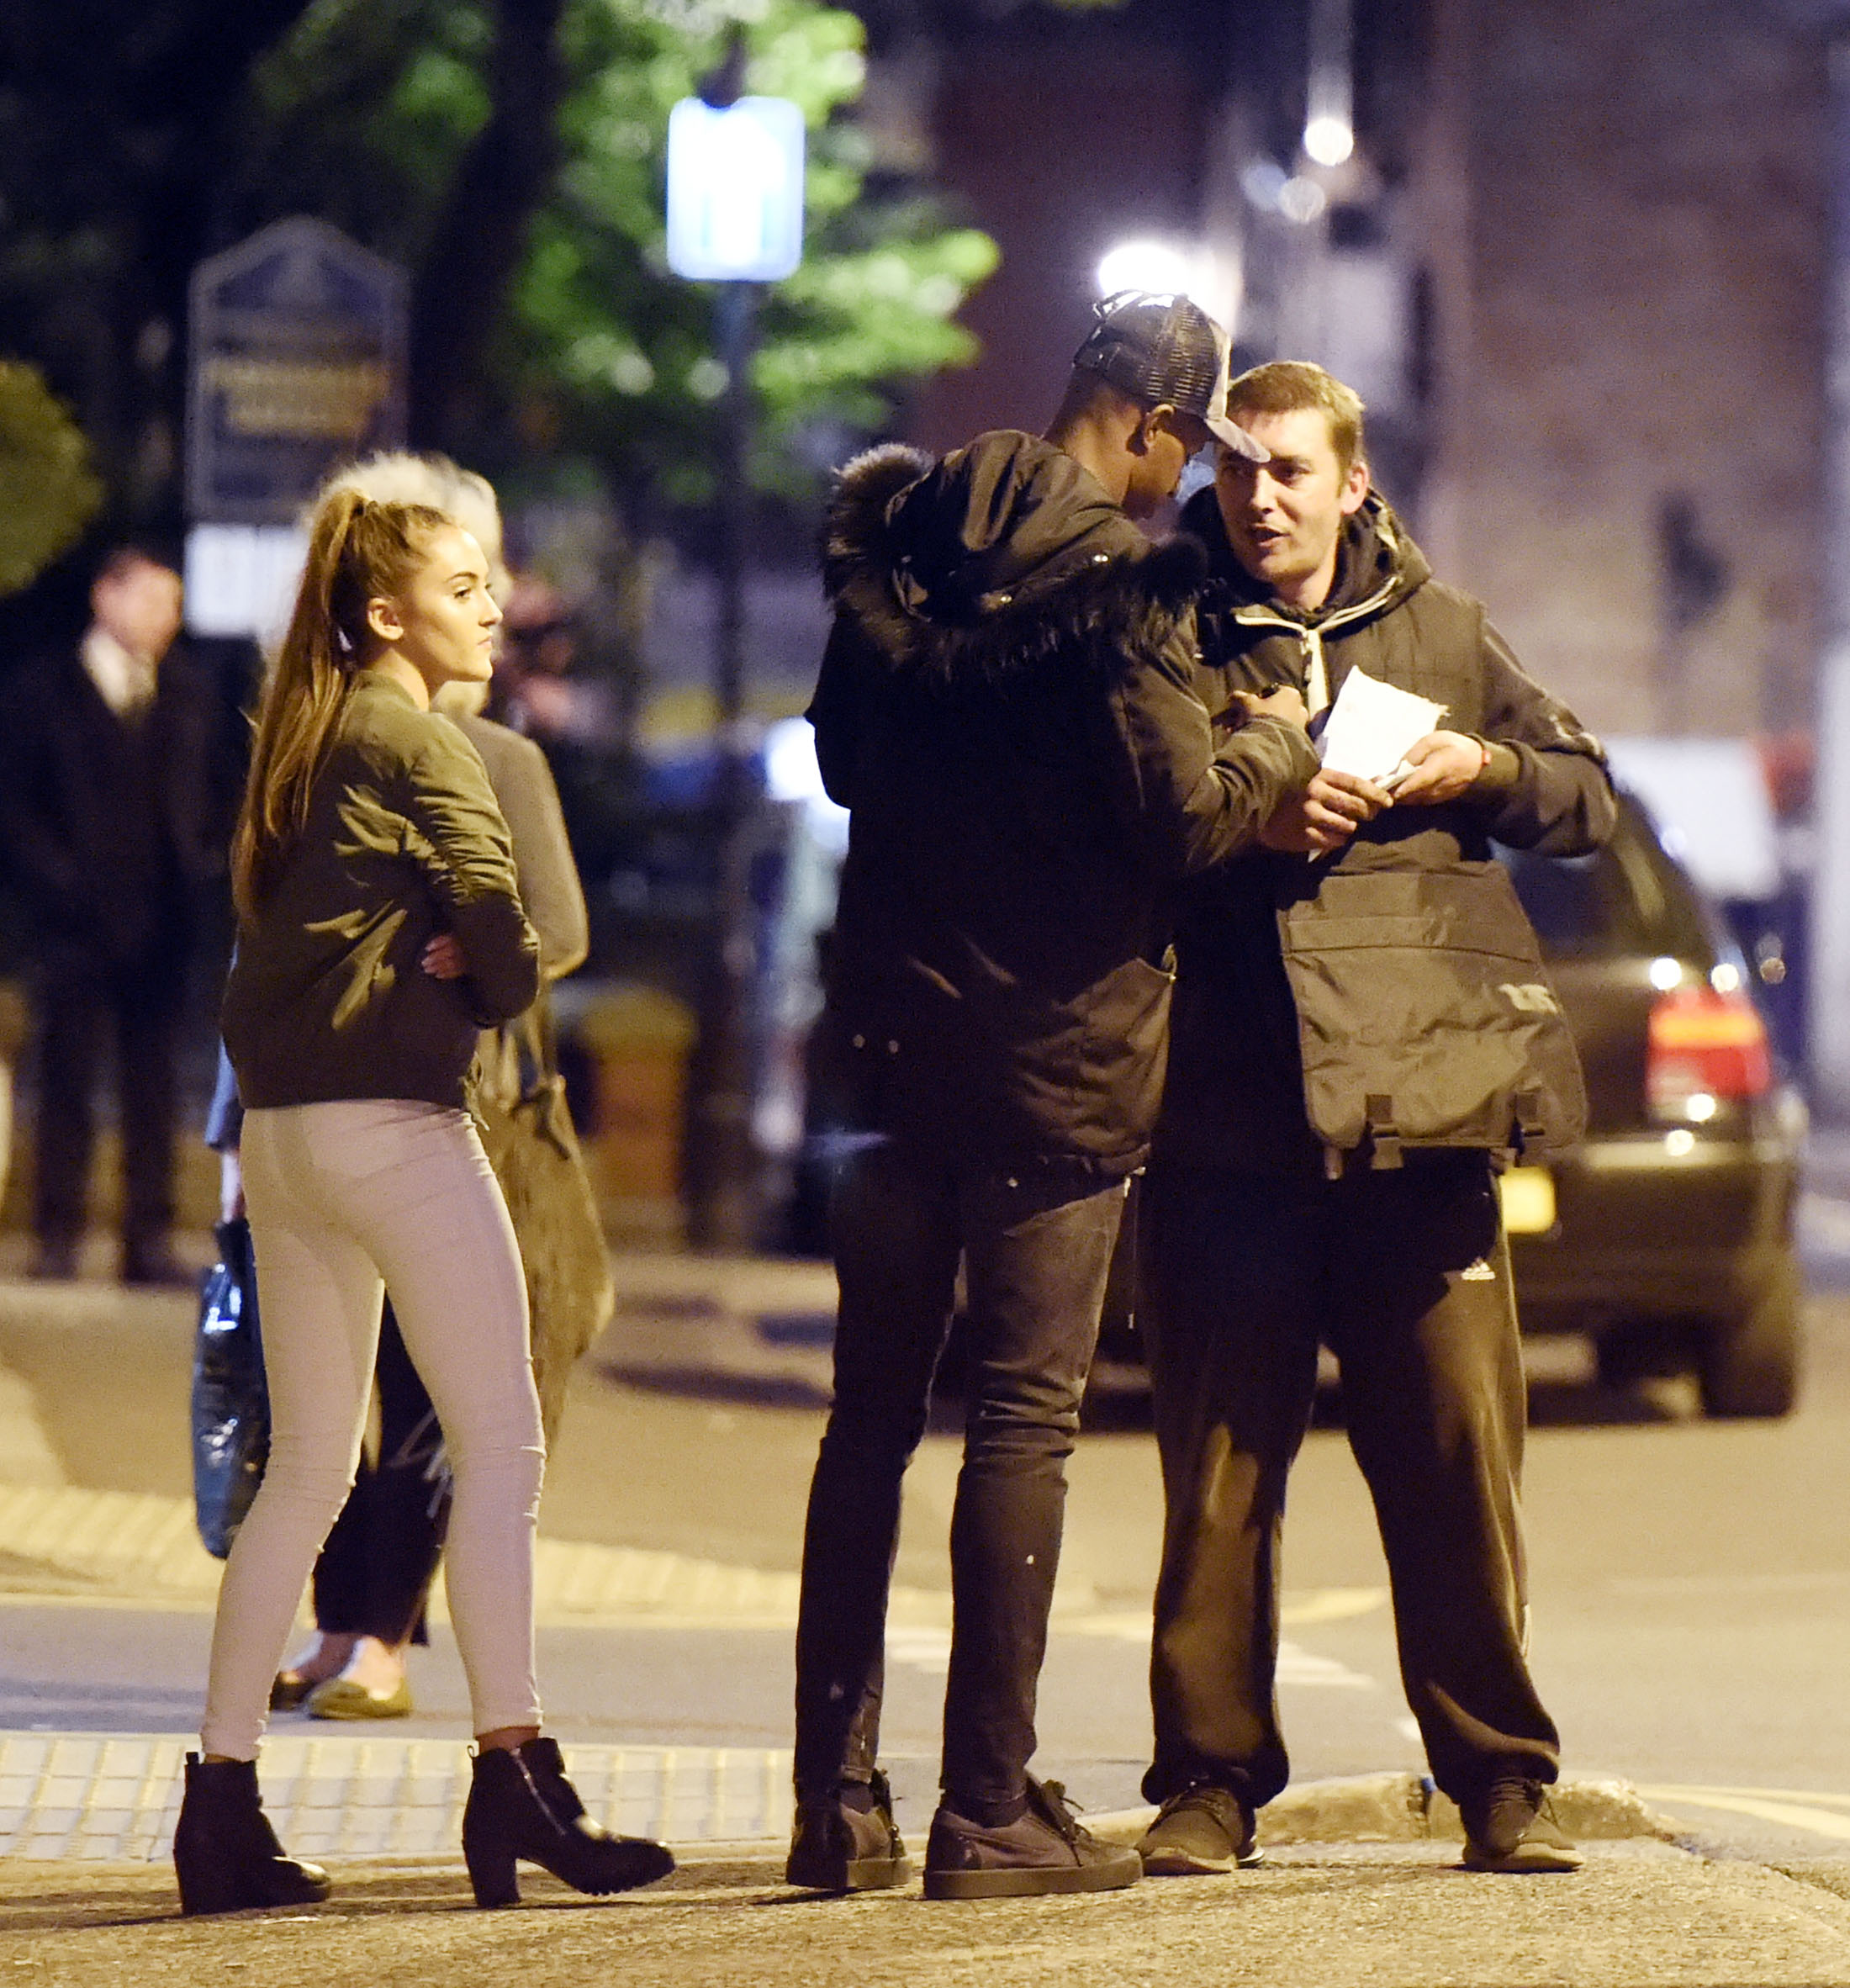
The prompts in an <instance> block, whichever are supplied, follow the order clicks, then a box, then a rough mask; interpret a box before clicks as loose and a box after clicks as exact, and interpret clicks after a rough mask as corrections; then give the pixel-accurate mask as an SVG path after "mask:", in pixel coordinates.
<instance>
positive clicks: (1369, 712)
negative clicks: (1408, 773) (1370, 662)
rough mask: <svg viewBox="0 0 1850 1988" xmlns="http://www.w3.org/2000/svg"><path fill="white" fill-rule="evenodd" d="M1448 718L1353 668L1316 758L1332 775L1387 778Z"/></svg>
mask: <svg viewBox="0 0 1850 1988" xmlns="http://www.w3.org/2000/svg"><path fill="white" fill-rule="evenodd" d="M1445 715H1446V707H1445V706H1444V705H1442V704H1435V703H1434V702H1433V701H1432V700H1431V698H1430V697H1416V696H1415V695H1414V693H1413V692H1412V691H1411V690H1396V689H1395V688H1394V686H1393V685H1392V684H1384V683H1382V680H1381V679H1380V678H1379V677H1373V676H1370V675H1369V674H1367V673H1366V671H1364V670H1360V669H1351V671H1350V673H1349V674H1348V675H1347V676H1345V678H1344V679H1343V687H1342V690H1340V693H1339V694H1338V695H1337V698H1336V701H1335V703H1334V704H1333V705H1332V706H1330V707H1329V718H1328V719H1327V720H1326V721H1325V722H1324V729H1323V733H1322V736H1321V737H1320V738H1319V739H1318V741H1317V756H1318V758H1319V759H1321V760H1322V761H1323V763H1324V765H1325V766H1327V767H1328V768H1329V770H1330V771H1331V772H1332V773H1353V774H1356V775H1359V776H1360V777H1361V779H1363V780H1376V781H1382V780H1387V779H1388V778H1389V777H1390V776H1391V775H1393V772H1394V771H1395V769H1397V768H1398V766H1399V765H1400V764H1401V762H1402V760H1403V759H1405V758H1406V756H1407V752H1408V748H1409V747H1411V746H1414V745H1416V744H1417V743H1419V741H1420V740H1421V739H1423V738H1425V736H1426V735H1427V733H1428V732H1432V731H1434V730H1435V729H1436V728H1437V727H1438V724H1439V721H1440V719H1441V718H1442V717H1444V716H1445Z"/></svg>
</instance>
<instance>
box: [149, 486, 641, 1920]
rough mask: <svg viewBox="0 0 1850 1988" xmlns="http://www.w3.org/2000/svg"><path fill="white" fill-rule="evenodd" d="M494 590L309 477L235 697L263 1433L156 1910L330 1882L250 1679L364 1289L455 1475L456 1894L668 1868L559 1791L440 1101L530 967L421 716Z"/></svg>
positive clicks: (266, 1687) (357, 1414)
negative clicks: (260, 1776) (433, 1418)
mask: <svg viewBox="0 0 1850 1988" xmlns="http://www.w3.org/2000/svg"><path fill="white" fill-rule="evenodd" d="M500 618H501V616H500V609H499V608H498V607H497V606H496V605H495V604H494V598H493V596H492V595H491V594H490V593H489V566H488V562H487V560H486V558H485V557H484V553H483V551H482V548H481V547H480V546H479V545H478V543H477V542H476V541H475V540H474V539H473V537H470V536H469V534H468V532H467V531H463V529H462V527H461V526H458V525H457V524H456V523H455V522H454V521H453V520H452V519H451V518H450V517H448V516H447V515H446V514H445V513H444V512H442V511H440V510H432V509H431V508H428V507H426V506H423V505H412V504H382V503H374V502H371V501H369V500H367V499H366V498H364V497H362V496H360V495H358V494H356V493H354V492H352V491H351V490H335V491H331V492H330V494H328V495H327V496H326V497H325V499H324V500H323V501H322V503H321V504H320V505H319V507H318V508H317V510H316V511H315V516H314V518H313V520H312V521H311V525H310V529H309V553H308V559H307V564H306V567H305V569H304V574H303V578H302V584H301V589H300V591H299V595H298V597H297V600H296V604H295V611H294V613H293V616H292V617H291V620H290V623H289V628H288V634H287V635H286V637H284V639H283V647H282V650H281V652H280V653H279V655H278V658H277V662H276V666H275V669H273V671H272V674H271V678H270V680H269V682H268V684H267V685H266V687H265V690H264V695H263V700H262V706H261V709H260V711H259V714H258V719H257V730H256V744H255V748H254V750H253V753H252V759H251V776H250V782H249V785H248V786H247V788H246V795H245V803H244V810H243V814H242V817H241V820H240V822H239V824H238V831H237V836H236V839H235V843H234V845H233V887H234V891H235V897H236V901H237V907H238V928H239V929H238V950H237V956H236V958H235V960H234V962H233V965H232V969H231V975H230V981H229V983H228V985H227V986H226V990H225V1008H224V1023H225V1047H226V1049H227V1050H228V1052H229V1053H230V1059H231V1062H232V1065H233V1066H234V1068H235V1071H236V1074H237V1082H238V1092H239V1095H240V1096H241V1098H242V1100H243V1103H244V1108H245V1116H244V1124H243V1133H242V1141H241V1150H242V1161H243V1174H244V1192H245V1199H246V1208H247V1210H248V1213H249V1216H250V1221H251V1240H252V1243H253V1245H254V1248H255V1251H256V1264H257V1281H258V1289H259V1294H260V1298H261V1302H262V1314H263V1338H264V1357H265V1365H266V1368H267V1377H268V1381H269V1389H270V1409H271V1423H272V1429H271V1446H270V1457H269V1462H268V1466H267V1469H266V1472H265V1474H264V1481H263V1485H262V1489H261V1490H260V1491H259V1492H258V1494H257V1496H256V1500H255V1502H254V1503H253V1504H252V1505H251V1510H250V1512H249V1514H248V1515H246V1519H245V1520H244V1523H243V1525H242V1526H241V1528H240V1530H239V1532H238V1536H237V1541H236V1543H235V1546H234V1547H233V1548H232V1552H231V1555H230V1559H229V1561H228V1562H227V1563H226V1567H225V1579H224V1582H223V1584H222V1586H221V1587H220V1589H219V1609H218V1620H217V1622H216V1624H215V1626H214V1632H213V1639H212V1663H211V1673H210V1677H209V1683H208V1686H207V1692H206V1710H205V1716H204V1719H203V1721H202V1723H201V1726H200V1742H201V1751H200V1753H198V1754H189V1755H188V1760H187V1774H186V1795H185V1800H184V1801H183V1803H182V1808H181V1812H180V1819H179V1822H178V1824H177V1827H176V1829H175V1832H174V1845H173V1855H174V1864H175V1867H176V1869H177V1874H178V1876H179V1881H180V1896H181V1903H182V1909H183V1910H185V1911H188V1912H218V1911H241V1910H242V1909H244V1908H246V1907H247V1906H265V1905H299V1904H305V1903H310V1902H313V1901H315V1900H318V1899H320V1898H322V1897H325V1895H326V1894H327V1891H328V1888H329V1885H328V1879H327V1875H326V1874H325V1872H324V1871H321V1870H320V1869H317V1868H316V1867H315V1866H314V1865H312V1864H300V1863H297V1862H295V1861H294V1860H293V1859H291V1858H288V1857H287V1856H285V1855H284V1854H283V1851H282V1849H281V1848H280V1846H279V1845H278V1843H277V1839H276V1837H275V1835H274V1833H273V1832H272V1830H271V1828H270V1826H269V1823H268V1821H267V1819H266V1818H265V1816H264V1814H263V1811H262V1805H261V1802H260V1800H259V1797H258V1790H257V1781H256V1752H257V1746H258V1742H259V1741H260V1739H261V1737H262V1732H263V1726H264V1721H265V1716H266V1713H267V1708H268V1704H269V1697H270V1689H271V1683H272V1679H273V1678H274V1676H275V1674H276V1671H277V1667H278V1663H279V1662H280V1660H281V1658H282V1656H283V1649H284V1646H285V1644H286V1642H287V1640H288V1635H289V1631H290V1628H291V1626H292V1625H293V1621H294V1618H295V1611H296V1608H297V1605H298V1604H299V1602H300V1600H301V1597H302V1591H303V1589H304V1585H305V1584H306V1583H307V1580H308V1576H309V1569H310V1568H311V1567H312V1566H313V1564H314V1562H315V1556H316V1554H317V1553H318V1552H319V1551H320V1547H321V1542H322V1541H323V1540H324V1538H325V1536H326V1534H327V1531H328V1529H329V1527H330V1525H332V1523H333V1521H334V1518H335V1515H336V1513H337V1512H338V1511H339V1510H340V1508H341V1502H342V1500H343V1499H345V1498H346V1494H347V1489H348V1487H349V1486H350V1485H351V1484H352V1481H353V1475H354V1469H355V1465H356V1462H357V1458H358V1454H359V1448H360V1443H361V1439H362V1434H363V1432H364V1427H365V1421H366V1412H367V1397H368V1393H369V1390H370V1388H371V1383H372V1377H373V1360H374V1353H375V1349H376V1346H377V1342H378V1332H379V1319H380V1309H381V1304H382V1301H383V1295H384V1290H385V1286H386V1285H387V1283H389V1284H390V1286H391V1289H392V1295H393V1304H394V1310H395V1312H396V1314H397V1316H398V1320H399V1330H400V1332H401V1333H402V1335H403V1337H404V1344H405V1346H406V1349H407V1350H408V1351H409V1352H410V1356H411V1359H412V1361H413V1362H414V1364H415V1366H416V1367H417V1369H418V1372H419V1374H420V1377H421V1378H422V1379H423V1382H424V1384H425V1386H426V1388H427V1389H428V1390H429V1392H430V1395H431V1401H432V1403H433V1404H435V1406H436V1410H437V1414H438V1416H439V1418H440V1419H441V1423H442V1425H443V1430H444V1435H445V1439H446V1442H447V1448H448V1451H449V1457H450V1461H451V1464H452V1470H453V1473H454V1487H455V1488H454V1501H453V1504H452V1511H451V1519H450V1531H449V1541H448V1547H447V1552H448V1566H449V1597H450V1608H451V1615H452V1621H453V1622H454V1625H455V1629H456V1636H457V1645H458V1647H459V1648H460V1651H461V1653H462V1657H463V1668H464V1670H465V1671H466V1672H467V1673H468V1684H469V1696H470V1703H471V1708H472V1711H473V1724H474V1728H475V1734H476V1756H475V1762H474V1779H473V1787H472V1790H471V1792H470V1796H469V1801H468V1808H467V1810H466V1811H465V1814H464V1816H463V1852H464V1854H465V1857H466V1858H467V1859H468V1868H469V1876H470V1880H471V1882H472V1884H473V1887H474V1890H475V1896H476V1901H477V1902H478V1904H480V1905H484V1906H494V1905H510V1904H513V1903H515V1902H516V1901H518V1898H519V1892H518V1890H517V1888H516V1884H515V1859H516V1858H527V1859H528V1860H529V1861H530V1862H535V1863H538V1864H543V1865H545V1866H546V1867H547V1869H550V1870H552V1872H554V1873H555V1874H557V1875H558V1876H559V1877H561V1878H563V1880H565V1881H566V1882H567V1883H568V1884H570V1885H574V1886H576V1887H577V1888H578V1889H579V1890H582V1891H593V1892H608V1891H616V1890H623V1889H625V1888H626V1887H627V1886H630V1885H639V1884H645V1883H647V1882H648V1881H649V1880H651V1879H653V1878H656V1877H659V1876H661V1875H663V1874H664V1873H665V1872H666V1871H668V1870H669V1869H672V1868H673V1859H672V1858H670V1857H669V1854H668V1853H667V1852H666V1851H665V1850H663V1849H662V1848H660V1846H659V1845H658V1844H654V1843H643V1842H638V1841H634V1840H632V1839H629V1838H626V1837H612V1836H609V1835H606V1834H605V1832H603V1831H602V1830H600V1829H599V1828H598V1827H596V1825H595V1824H594V1823H592V1822H591V1821H589V1818H587V1817H586V1816H585V1814H584V1807H583V1805H582V1804H581V1803H580V1802H579V1799H578V1797H577V1795H575V1793H574V1791H573V1789H572V1786H571V1784H570V1782H569V1781H568V1780H567V1779H566V1777H565V1773H564V1769H563V1763H562V1761H561V1758H560V1755H559V1750H558V1745H557V1743H556V1742H554V1741H552V1740H550V1739H547V1738H543V1737H541V1733H540V1713H539V1701H538V1695H537V1688H536V1685H535V1681H534V1675H533V1535H534V1525H535V1520H536V1517H537V1511H538V1507H539V1495H540V1481H541V1476H542V1469H543V1466H544V1462H545V1448H544V1443H543V1441H542V1435H541V1429H540V1413H539V1403H538V1399H537V1395H536V1393H535V1391H534V1386H533V1377H532V1371H531V1366H530V1363H529V1361H528V1355H527V1314H526V1289H525V1286H524V1282H523V1280H522V1275H521V1260H520V1255H519V1251H518V1250H517V1249H516V1247H515V1240H514V1235H513V1231H512V1229H511V1228H510V1224H509V1222H508V1216H507V1209H506V1206H505V1203H504V1201H503V1199H502V1198H501V1192H500V1188H499V1187H497V1186H496V1184H495V1181H494V1175H493V1174H492V1172H491V1171H489V1164H488V1161H487V1159H486V1158H485V1156H484V1153H483V1150H482V1145H481V1141H480V1139H479V1138H478V1136H477V1133H476V1129H475V1127H474V1124H473V1121H472V1120H471V1118H470V1117H469V1114H468V1108H467V1098H466V1094H465V1082H466V1079H467V1076H468V1071H469V1067H470V1065H471V1063H472V1061H473V1057H474V1055H475V1048H476V1042H477V1037H478V1031H479V1030H480V1029H482V1028H489V1027H493V1026H494V1025H496V1024H497V1023H501V1022H503V1021H505V1020H508V1019H510V1018H512V1017H513V1016H515V1015H517V1014H519V1013H521V1011H522V1010H523V1009H525V1008H526V1007H528V1006H529V1005H531V1002H532V1001H533V999H534V997H535V996H536V994H537V991H538V989H539V984H540V972H539V948H538V944H537V939H536V938H535V935H534V933H533V928H532V927H531V925H530V924H529V923H528V921H527V918H526V913H525V912H524V911H523V910H522V908H521V900H520V895H519V892H518V890H517V887H516V884H515V867H514V859H513V854H512V851H511V849H510V842H509V837H508V830H507V824H506V822H505V821H504V819H503V818H502V816H501V813H500V809H499V808H498V807H497V806H496V805H495V801H494V794H493V792H492V790H491V789H490V787H489V781H488V776H487V775H486V773H485V772H484V769H483V765H482V762H481V759H480V758H479V757H478V755H477V753H476V752H475V750H474V748H473V747H472V746H471V745H470V744H469V743H468V740H467V739H465V738H463V734H462V733H461V732H459V731H458V730H457V727H455V726H453V725H452V724H450V723H449V722H448V721H447V720H446V719H443V718H441V717H439V716H436V715H434V714H433V712H432V711H431V698H432V696H433V695H434V694H435V693H436V692H437V691H439V690H441V689H442V688H443V687H444V686H445V685H448V684H456V683H470V682H475V683H482V682H485V681H486V680H487V679H488V678H489V674H490V673H491V671H492V669H493V667H494V663H493V645H494V628H495V625H496V623H497V622H499V621H500Z"/></svg>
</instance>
